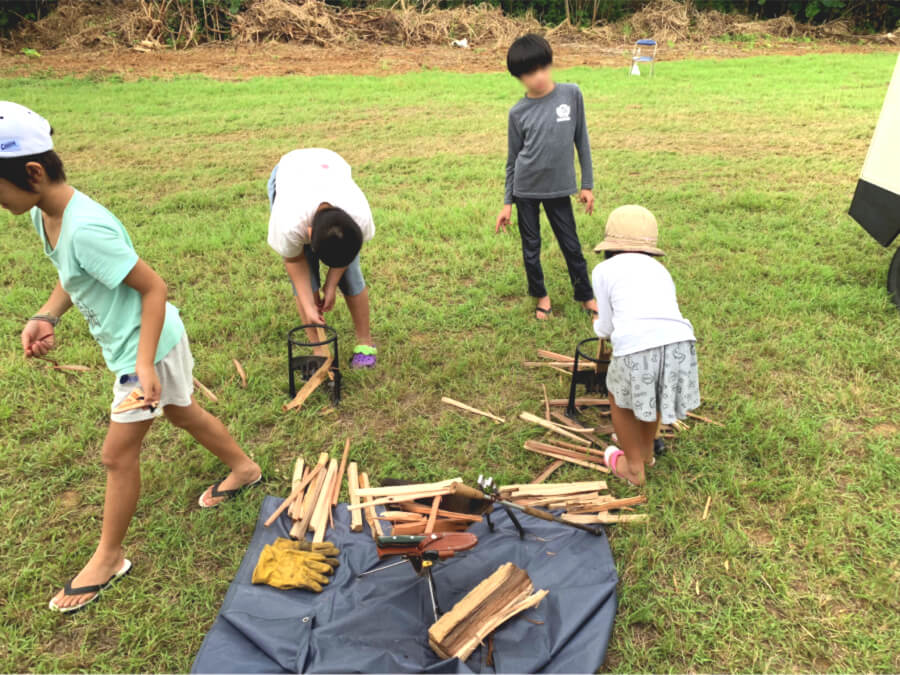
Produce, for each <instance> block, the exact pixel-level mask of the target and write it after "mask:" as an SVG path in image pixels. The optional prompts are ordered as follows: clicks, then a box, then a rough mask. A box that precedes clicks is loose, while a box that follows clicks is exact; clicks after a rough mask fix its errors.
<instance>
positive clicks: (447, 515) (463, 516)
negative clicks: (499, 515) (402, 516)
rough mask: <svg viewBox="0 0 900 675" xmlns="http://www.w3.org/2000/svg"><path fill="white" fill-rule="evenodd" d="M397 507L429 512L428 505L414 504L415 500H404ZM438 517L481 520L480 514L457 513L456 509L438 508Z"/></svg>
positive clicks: (419, 512) (414, 511)
mask: <svg viewBox="0 0 900 675" xmlns="http://www.w3.org/2000/svg"><path fill="white" fill-rule="evenodd" d="M399 507H400V508H401V509H403V510H404V511H409V512H410V513H415V514H420V515H425V516H427V515H428V514H429V513H431V507H430V506H425V505H424V504H416V503H415V502H404V503H403V504H399ZM438 517H439V518H452V519H453V520H465V521H468V522H470V523H480V522H481V521H482V520H483V518H482V517H481V516H476V515H474V514H471V513H459V512H458V511H447V510H445V509H438Z"/></svg>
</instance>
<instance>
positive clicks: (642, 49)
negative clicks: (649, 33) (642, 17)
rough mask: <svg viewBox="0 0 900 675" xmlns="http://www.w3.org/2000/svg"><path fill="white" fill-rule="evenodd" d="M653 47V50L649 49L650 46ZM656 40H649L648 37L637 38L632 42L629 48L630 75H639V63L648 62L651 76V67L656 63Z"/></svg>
mask: <svg viewBox="0 0 900 675" xmlns="http://www.w3.org/2000/svg"><path fill="white" fill-rule="evenodd" d="M651 47H652V48H653V51H652V52H651V51H650V48H651ZM656 47H657V45H656V40H651V39H649V38H647V39H643V40H638V41H637V42H635V43H634V47H633V48H632V49H631V74H632V75H640V74H641V68H640V65H639V64H641V63H649V64H650V76H651V77H652V76H653V67H654V65H655V64H656Z"/></svg>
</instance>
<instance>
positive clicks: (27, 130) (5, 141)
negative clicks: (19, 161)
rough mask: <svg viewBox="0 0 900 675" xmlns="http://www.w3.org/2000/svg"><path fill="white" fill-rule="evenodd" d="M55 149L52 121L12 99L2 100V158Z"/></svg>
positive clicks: (0, 143) (0, 147) (0, 103)
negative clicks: (51, 131)
mask: <svg viewBox="0 0 900 675" xmlns="http://www.w3.org/2000/svg"><path fill="white" fill-rule="evenodd" d="M52 149H53V139H52V138H51V137H50V122H48V121H47V120H45V119H44V118H43V117H41V116H40V115H38V114H37V113H36V112H34V111H33V110H29V109H28V108H26V107H25V106H23V105H19V104H18V103H13V102H12V101H0V159H9V158H11V157H27V156H28V155H38V154H40V153H42V152H47V151H48V150H52Z"/></svg>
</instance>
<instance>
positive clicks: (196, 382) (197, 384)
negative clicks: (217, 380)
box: [194, 377, 219, 403]
mask: <svg viewBox="0 0 900 675" xmlns="http://www.w3.org/2000/svg"><path fill="white" fill-rule="evenodd" d="M194 386H195V387H197V389H199V390H200V391H202V392H203V395H204V396H206V398H208V399H209V400H210V401H212V402H213V403H218V402H219V398H218V397H217V396H216V395H215V394H214V393H212V392H211V391H210V390H209V389H208V388H207V386H206V385H205V384H203V383H202V382H201V381H200V380H198V379H197V378H196V377H195V378H194Z"/></svg>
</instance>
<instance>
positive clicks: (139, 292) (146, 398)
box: [0, 101, 261, 613]
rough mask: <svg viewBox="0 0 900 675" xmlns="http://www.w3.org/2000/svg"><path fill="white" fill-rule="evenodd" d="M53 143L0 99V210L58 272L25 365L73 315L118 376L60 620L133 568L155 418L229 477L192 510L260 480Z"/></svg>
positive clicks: (177, 323)
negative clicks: (96, 515) (89, 534)
mask: <svg viewBox="0 0 900 675" xmlns="http://www.w3.org/2000/svg"><path fill="white" fill-rule="evenodd" d="M51 134H52V130H51V128H50V124H49V123H48V122H47V120H45V119H44V118H43V117H41V116H40V115H38V114H37V113H35V112H33V111H31V110H29V109H28V108H25V107H23V106H21V105H18V104H16V103H11V102H9V101H0V206H2V207H3V208H5V209H6V210H7V211H10V212H12V213H13V214H15V215H21V214H23V213H26V212H30V214H31V220H32V223H33V225H34V228H35V230H36V231H37V234H38V236H39V237H40V240H41V244H42V245H43V247H44V253H45V254H46V256H47V257H48V258H49V259H50V261H51V262H52V263H53V265H54V267H56V269H57V272H58V273H59V281H58V282H57V284H56V287H55V288H54V289H53V292H52V293H51V294H50V297H49V299H48V300H47V302H45V303H44V305H43V306H42V307H41V308H40V309H39V310H38V311H37V313H35V314H34V315H33V316H32V317H31V318H30V319H28V320H27V322H26V323H25V328H24V329H23V330H22V349H23V351H24V353H25V356H26V357H43V356H45V355H46V354H47V353H48V352H49V351H50V350H51V349H53V348H54V347H55V346H56V325H57V323H58V322H59V320H60V318H61V317H62V315H63V314H65V312H66V311H67V310H68V309H69V308H70V307H71V306H72V305H75V306H76V307H78V309H79V311H80V312H81V313H82V314H83V315H84V318H85V319H87V322H88V327H89V329H90V331H91V334H92V335H93V337H94V339H95V340H96V341H97V342H98V343H99V344H100V346H101V348H102V349H103V357H104V359H105V360H106V364H107V366H108V367H109V369H110V370H112V371H113V372H114V373H115V375H116V381H115V384H114V386H113V402H112V412H111V415H110V424H109V430H108V431H107V434H106V439H105V440H104V442H103V450H102V455H101V457H102V461H103V464H104V465H105V466H106V499H105V503H104V508H103V528H102V531H101V534H100V543H99V544H98V545H97V549H96V550H95V552H94V554H93V556H92V557H91V559H90V560H89V561H88V563H87V565H85V567H84V568H83V569H82V570H81V571H80V572H79V573H78V574H77V575H76V576H75V577H74V578H73V579H72V580H71V581H69V582H68V583H67V584H66V585H65V588H64V589H63V590H61V591H60V592H59V593H57V594H56V595H55V596H54V597H53V599H52V600H50V609H52V610H54V611H59V612H67V613H68V612H73V611H76V610H78V609H81V608H82V607H84V606H85V605H87V604H88V603H90V602H92V601H93V600H95V599H96V598H97V597H98V595H99V593H100V591H101V590H103V589H104V588H106V587H107V586H109V585H110V584H111V583H113V582H114V581H116V580H118V579H120V578H122V577H123V576H124V575H125V574H127V573H128V572H129V571H130V569H131V562H130V561H129V560H128V559H127V558H126V557H125V555H124V552H123V549H122V541H123V540H124V538H125V533H126V531H127V529H128V525H129V523H130V522H131V518H132V516H133V515H134V511H135V507H136V506H137V500H138V495H139V494H140V487H141V478H140V453H141V442H142V441H143V439H144V435H145V434H146V433H147V431H148V430H149V429H150V425H151V424H152V423H153V420H154V419H155V418H156V417H158V416H160V415H165V416H166V417H167V418H168V419H169V421H170V422H172V423H173V424H174V425H175V426H178V427H181V428H183V429H186V430H187V431H188V433H190V434H191V435H192V436H193V437H194V438H195V439H197V441H198V442H199V443H201V444H202V445H203V446H204V447H206V448H207V449H208V450H209V451H210V452H212V453H213V454H214V455H215V456H216V457H218V458H219V459H220V460H222V461H223V462H224V463H225V464H227V465H228V466H229V467H230V468H231V473H229V474H228V476H227V477H226V478H225V479H223V480H222V481H220V482H218V483H216V484H215V485H214V486H212V487H210V488H208V489H207V490H206V491H205V492H204V493H203V494H202V495H200V499H199V501H200V506H201V507H213V506H218V505H219V504H220V503H221V502H223V501H225V500H226V499H228V498H230V497H232V496H234V495H235V494H237V493H238V492H239V491H240V490H241V489H243V488H244V487H247V486H248V485H252V484H254V483H256V482H258V481H259V480H260V476H261V473H260V468H259V466H258V465H257V464H256V463H255V462H253V460H251V459H250V458H249V457H248V456H247V455H246V454H244V452H243V451H242V450H241V448H240V447H239V446H238V444H237V443H236V442H235V440H234V439H233V438H232V437H231V435H230V434H229V433H228V429H226V428H225V425H224V424H222V423H221V422H220V421H219V420H218V419H216V418H215V417H213V416H212V415H211V414H209V413H208V412H206V411H205V410H203V408H201V407H200V406H199V405H198V404H197V402H196V401H195V400H194V397H193V396H192V393H193V376H192V368H193V365H194V359H193V357H192V356H191V350H190V347H189V345H188V340H187V335H185V331H184V325H183V324H182V322H181V318H180V317H179V315H178V310H177V309H176V308H175V307H174V306H172V305H171V304H169V303H168V302H166V295H167V288H166V284H165V282H164V281H163V280H162V279H161V278H160V277H159V275H157V274H156V272H154V271H153V269H152V268H151V267H150V266H149V265H148V264H147V263H146V262H144V261H143V260H141V259H140V258H138V255H137V253H136V252H135V250H134V246H133V245H132V243H131V239H130V238H129V236H128V233H127V232H126V231H125V228H124V227H123V226H122V224H121V223H120V222H119V221H118V220H117V219H116V217H115V216H114V215H113V214H111V213H110V212H109V211H107V210H106V209H105V208H103V207H102V206H101V205H100V204H98V203H97V202H95V201H93V200H92V199H90V198H89V197H87V196H86V195H84V194H82V193H81V192H79V191H78V190H75V189H74V188H72V187H71V186H70V185H68V184H67V183H66V174H65V171H64V169H63V164H62V161H61V160H60V158H59V156H58V155H57V154H56V152H55V151H54V150H53V140H52V138H51ZM123 404H126V405H123ZM129 407H130V409H128V410H122V408H129Z"/></svg>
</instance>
